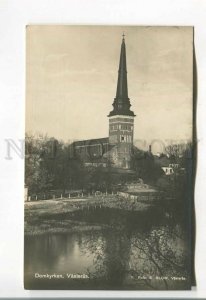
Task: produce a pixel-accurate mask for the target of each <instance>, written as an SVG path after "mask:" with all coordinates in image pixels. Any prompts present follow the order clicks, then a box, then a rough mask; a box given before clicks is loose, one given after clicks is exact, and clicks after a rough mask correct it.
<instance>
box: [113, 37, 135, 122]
mask: <svg viewBox="0 0 206 300" xmlns="http://www.w3.org/2000/svg"><path fill="white" fill-rule="evenodd" d="M124 36H125V35H124V34H123V38H122V45H121V53H120V61H119V71H118V81H117V91H116V98H115V99H114V102H113V104H112V105H113V107H114V108H113V110H112V111H111V112H110V114H109V117H111V116H115V115H127V116H135V115H134V112H133V111H131V110H130V106H131V104H130V100H129V98H128V87H127V63H126V46H125V39H124Z"/></svg>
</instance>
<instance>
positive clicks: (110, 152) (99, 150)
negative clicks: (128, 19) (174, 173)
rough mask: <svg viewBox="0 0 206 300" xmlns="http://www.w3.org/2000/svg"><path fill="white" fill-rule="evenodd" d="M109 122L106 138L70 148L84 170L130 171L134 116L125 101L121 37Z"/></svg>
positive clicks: (123, 54)
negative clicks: (117, 169) (105, 168)
mask: <svg viewBox="0 0 206 300" xmlns="http://www.w3.org/2000/svg"><path fill="white" fill-rule="evenodd" d="M112 105H113V109H112V111H110V113H109V115H108V118H109V137H106V138H100V139H92V140H84V141H77V142H74V143H73V144H72V149H73V151H74V154H75V155H76V156H77V157H79V158H80V159H81V160H82V161H83V163H84V164H85V165H86V166H96V167H97V166H102V167H107V166H108V165H110V166H112V167H114V168H119V169H125V170H129V169H130V168H131V150H132V147H133V136H134V117H135V114H134V112H133V111H131V110H130V107H131V104H130V99H129V97H128V86H127V65H126V45H125V39H124V35H123V39H122V44H121V52H120V61H119V71H118V80H117V90H116V97H115V98H114V102H113V104H112Z"/></svg>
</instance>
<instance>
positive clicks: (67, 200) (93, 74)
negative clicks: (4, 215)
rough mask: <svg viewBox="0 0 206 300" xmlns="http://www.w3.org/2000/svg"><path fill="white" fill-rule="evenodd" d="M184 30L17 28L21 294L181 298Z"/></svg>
mask: <svg viewBox="0 0 206 300" xmlns="http://www.w3.org/2000/svg"><path fill="white" fill-rule="evenodd" d="M193 140H194V138H193V28H192V27H178V26H171V27H166V26H165V27H164V26H161V27H153V26H67V25H65V26H60V25H59V26H52V25H48V26H46V25H43V26H40V25H31V26H27V29H26V133H25V203H24V205H25V249H24V286H25V288H26V289H49V290H52V289H68V290H189V289H191V285H192V260H193V250H192V249H193V247H192V207H193V179H194V178H193V164H194V160H193V147H194V145H193V144H194V143H193Z"/></svg>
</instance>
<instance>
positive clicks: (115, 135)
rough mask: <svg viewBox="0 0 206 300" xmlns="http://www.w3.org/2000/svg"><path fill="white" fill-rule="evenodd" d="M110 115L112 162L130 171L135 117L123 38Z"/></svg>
mask: <svg viewBox="0 0 206 300" xmlns="http://www.w3.org/2000/svg"><path fill="white" fill-rule="evenodd" d="M112 105H113V110H112V111H111V112H110V113H109V115H108V117H109V144H110V145H111V146H113V151H112V160H113V163H114V165H115V166H116V167H119V168H124V169H129V168H130V161H131V149H132V145H133V133H134V117H135V114H134V112H133V111H131V110H130V106H131V104H130V99H129V97H128V87H127V64H126V46H125V39H124V34H123V38H122V45H121V53H120V61H119V71H118V81H117V91H116V97H115V98H114V102H113V104H112Z"/></svg>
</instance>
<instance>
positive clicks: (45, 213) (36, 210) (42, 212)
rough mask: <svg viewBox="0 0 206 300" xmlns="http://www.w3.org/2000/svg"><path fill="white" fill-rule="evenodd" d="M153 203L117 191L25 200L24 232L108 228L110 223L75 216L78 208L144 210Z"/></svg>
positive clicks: (82, 209) (56, 231)
mask: <svg viewBox="0 0 206 300" xmlns="http://www.w3.org/2000/svg"><path fill="white" fill-rule="evenodd" d="M151 207H152V203H150V202H148V203H144V202H137V201H131V200H125V199H121V198H119V197H118V196H117V195H110V196H96V197H89V198H82V199H56V200H42V201H34V202H25V235H40V234H45V233H67V232H81V231H91V230H95V231H96V230H104V229H105V230H106V229H109V228H110V225H108V224H98V223H96V224H95V223H90V222H89V221H88V220H87V221H86V222H85V221H80V220H75V219H74V218H73V216H74V214H75V213H77V212H78V211H87V210H88V211H89V210H95V209H103V208H110V209H118V210H120V211H137V212H141V211H147V210H148V209H150V208H151ZM94 213H95V212H94Z"/></svg>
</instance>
